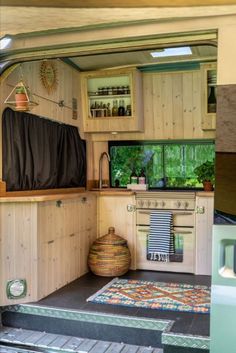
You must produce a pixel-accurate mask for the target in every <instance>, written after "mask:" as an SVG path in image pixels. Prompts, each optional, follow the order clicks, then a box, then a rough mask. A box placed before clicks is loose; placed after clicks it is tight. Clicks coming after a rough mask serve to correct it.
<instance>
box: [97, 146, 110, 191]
mask: <svg viewBox="0 0 236 353" xmlns="http://www.w3.org/2000/svg"><path fill="white" fill-rule="evenodd" d="M105 156H106V158H107V160H108V163H109V162H110V160H111V159H110V156H109V154H108V153H107V152H102V154H101V156H100V158H99V189H102V187H103V184H102V161H103V157H105Z"/></svg>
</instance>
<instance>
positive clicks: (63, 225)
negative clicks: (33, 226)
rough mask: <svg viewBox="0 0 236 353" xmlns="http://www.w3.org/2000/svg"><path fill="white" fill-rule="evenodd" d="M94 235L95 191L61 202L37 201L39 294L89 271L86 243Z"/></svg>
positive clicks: (53, 289)
mask: <svg viewBox="0 0 236 353" xmlns="http://www.w3.org/2000/svg"><path fill="white" fill-rule="evenodd" d="M58 206H59V207H58ZM96 236H97V231H96V197H95V196H94V195H90V196H88V195H87V194H84V195H83V196H81V198H78V199H76V200H63V201H62V202H61V204H60V205H59V204H58V203H56V202H55V201H54V202H51V201H50V202H42V203H39V205H38V239H39V298H42V297H45V296H46V295H48V294H50V293H52V292H53V291H55V290H56V289H58V288H60V287H62V286H64V285H65V284H67V283H69V282H71V281H73V280H75V279H76V278H78V277H80V276H81V275H83V274H85V273H86V272H87V271H88V267H87V256H88V252H89V247H90V245H91V243H92V242H93V241H94V240H95V239H96Z"/></svg>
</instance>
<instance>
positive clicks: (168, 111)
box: [92, 70, 215, 141]
mask: <svg viewBox="0 0 236 353" xmlns="http://www.w3.org/2000/svg"><path fill="white" fill-rule="evenodd" d="M200 84H201V76H200V70H193V71H183V72H180V71H179V72H161V73H157V72H152V73H143V100H144V132H141V133H122V134H121V133H120V134H119V133H118V134H117V135H115V136H114V135H112V134H103V133H100V134H96V135H95V134H93V135H92V139H93V140H94V141H108V140H170V139H180V140H184V139H214V138H215V132H214V131H203V130H202V128H201V114H202V113H201V86H200Z"/></svg>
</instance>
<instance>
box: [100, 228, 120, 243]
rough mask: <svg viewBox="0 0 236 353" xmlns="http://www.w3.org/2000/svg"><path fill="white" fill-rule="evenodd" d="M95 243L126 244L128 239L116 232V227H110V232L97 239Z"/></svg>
mask: <svg viewBox="0 0 236 353" xmlns="http://www.w3.org/2000/svg"><path fill="white" fill-rule="evenodd" d="M95 244H111V245H125V244H127V241H126V240H125V239H124V238H122V237H120V236H119V235H117V234H115V228H114V227H109V228H108V234H105V235H103V236H102V237H100V238H98V239H97V240H96V241H95Z"/></svg>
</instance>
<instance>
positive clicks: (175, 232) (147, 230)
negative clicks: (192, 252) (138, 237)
mask: <svg viewBox="0 0 236 353" xmlns="http://www.w3.org/2000/svg"><path fill="white" fill-rule="evenodd" d="M138 232H140V233H149V229H138ZM173 233H174V234H192V232H188V231H181V232H177V231H174V232H173Z"/></svg>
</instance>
